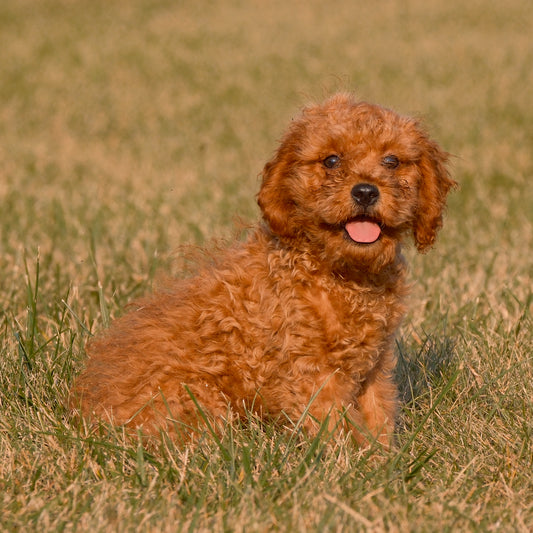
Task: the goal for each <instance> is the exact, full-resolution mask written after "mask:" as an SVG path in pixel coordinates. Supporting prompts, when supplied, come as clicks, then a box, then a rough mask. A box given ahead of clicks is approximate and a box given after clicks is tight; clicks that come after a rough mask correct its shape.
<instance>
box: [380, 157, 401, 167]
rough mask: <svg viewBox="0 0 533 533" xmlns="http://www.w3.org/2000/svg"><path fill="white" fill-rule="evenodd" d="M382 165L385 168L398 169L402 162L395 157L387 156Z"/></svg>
mask: <svg viewBox="0 0 533 533" xmlns="http://www.w3.org/2000/svg"><path fill="white" fill-rule="evenodd" d="M381 164H382V165H383V166H384V167H385V168H396V167H397V166H398V165H399V164H400V160H399V159H398V158H397V157H396V156H395V155H386V156H385V157H384V158H383V159H382V160H381Z"/></svg>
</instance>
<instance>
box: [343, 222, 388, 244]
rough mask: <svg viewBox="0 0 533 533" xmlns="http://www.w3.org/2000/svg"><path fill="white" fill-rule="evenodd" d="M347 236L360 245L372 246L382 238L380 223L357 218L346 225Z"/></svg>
mask: <svg viewBox="0 0 533 533" xmlns="http://www.w3.org/2000/svg"><path fill="white" fill-rule="evenodd" d="M344 231H345V232H346V235H348V237H349V238H350V239H351V240H352V241H353V242H356V243H358V244H372V243H373V242H376V241H377V240H378V239H379V238H380V237H381V225H380V223H379V222H378V221H377V220H375V219H373V218H370V217H365V216H363V217H357V218H354V219H353V220H350V221H348V222H347V223H346V224H345V225H344Z"/></svg>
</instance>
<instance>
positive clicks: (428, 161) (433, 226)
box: [413, 138, 457, 252]
mask: <svg viewBox="0 0 533 533" xmlns="http://www.w3.org/2000/svg"><path fill="white" fill-rule="evenodd" d="M422 143H423V145H424V150H423V154H422V157H421V159H420V161H419V163H418V168H419V171H420V184H419V189H418V208H417V217H416V220H415V223H414V227H413V233H414V238H415V243H416V246H417V248H418V251H419V252H425V251H427V250H428V249H429V248H431V246H432V245H433V243H434V242H435V238H436V237H437V232H438V230H439V229H440V228H441V227H442V215H443V211H444V207H445V205H446V195H447V194H448V192H449V190H450V189H451V188H452V187H455V186H457V183H456V182H455V181H454V180H453V179H451V178H450V175H449V173H448V170H447V168H446V164H447V162H448V157H449V156H448V154H447V153H446V152H444V151H442V150H441V149H440V148H439V146H438V145H437V144H436V143H435V142H433V141H431V140H429V139H427V138H424V139H423V141H422Z"/></svg>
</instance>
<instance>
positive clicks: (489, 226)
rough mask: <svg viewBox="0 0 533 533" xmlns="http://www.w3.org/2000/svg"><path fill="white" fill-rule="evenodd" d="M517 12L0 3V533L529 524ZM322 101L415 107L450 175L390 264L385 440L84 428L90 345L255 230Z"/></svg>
mask: <svg viewBox="0 0 533 533" xmlns="http://www.w3.org/2000/svg"><path fill="white" fill-rule="evenodd" d="M532 23H533V9H532V7H531V2H530V0H507V1H506V2H493V1H490V0H473V1H471V2H463V1H459V0H448V1H446V2H442V1H440V0H406V1H400V0H384V1H383V2H375V3H373V2H362V1H349V0H339V1H337V2H321V1H318V0H307V1H305V2H304V1H296V0H295V1H290V0H289V1H283V2H282V1H279V0H273V1H270V2H267V1H260V0H250V1H249V2H242V1H240V0H227V1H225V2H218V3H217V2H214V1H209V0H195V1H192V0H186V1H182V2H172V1H170V0H116V1H113V2H107V1H104V0H91V1H90V2H82V1H80V0H33V1H32V0H16V1H15V0H13V1H5V2H2V3H0V49H1V50H2V55H1V59H0V530H5V531H39V532H40V533H44V532H52V531H54V532H56V531H120V532H126V531H164V532H166V531H168V532H174V531H246V532H249V531H401V532H403V531H428V532H429V531H437V530H438V531H453V532H457V531H509V532H510V531H520V532H526V531H531V530H533V435H532V433H533V387H532V383H533V356H532V354H533V334H532V321H531V307H532V278H533V275H532V274H533V267H532V264H533V263H532V246H533V187H532V186H531V177H532V175H533V155H532V154H533V149H532V148H533V105H532V99H531V87H533V69H532V65H533V40H532V38H531V24H532ZM337 89H343V90H345V89H348V90H354V91H355V92H356V93H357V94H358V95H360V97H361V98H364V99H368V100H372V101H376V102H378V103H381V104H384V105H387V106H391V107H394V108H395V109H397V110H398V111H400V112H402V113H408V114H415V115H418V116H420V117H422V118H423V119H424V120H425V122H426V124H427V125H428V127H429V129H430V131H431V132H432V135H433V136H434V137H435V138H436V139H438V141H439V142H440V143H441V144H442V145H443V146H444V147H445V149H447V150H448V151H449V152H451V153H452V154H454V158H453V175H454V177H455V178H456V179H457V181H459V182H460V184H461V188H460V190H459V191H457V192H455V193H454V194H453V196H452V197H451V199H450V203H449V208H448V214H447V219H446V223H445V226H444V229H443V231H442V232H441V234H440V239H439V241H438V243H437V246H436V248H435V249H434V250H433V251H431V253H429V254H427V255H424V256H418V255H417V254H416V253H415V251H414V250H413V249H408V250H407V255H408V258H409V261H410V264H411V277H412V280H413V282H414V289H413V294H412V299H411V305H410V312H409V315H408V317H407V319H406V321H405V324H404V327H403V329H402V334H401V337H400V338H399V339H398V352H399V356H400V363H401V364H400V367H399V371H398V380H399V382H400V388H401V390H402V397H403V398H404V404H403V409H402V415H401V421H400V425H399V430H398V436H397V447H396V449H394V450H393V451H391V452H388V453H384V452H376V454H375V455H374V459H372V460H370V459H369V454H368V453H362V452H357V451H355V450H354V449H353V448H351V447H350V446H348V445H346V444H345V443H343V442H331V443H329V445H326V443H324V441H321V440H315V441H310V440H308V439H305V438H304V437H302V436H291V435H287V434H284V433H281V432H279V431H277V430H276V429H275V428H270V427H266V428H264V427H261V426H260V425H259V424H257V423H256V422H255V421H253V420H251V421H250V424H249V425H248V426H246V427H244V428H240V427H236V426H234V427H228V430H227V433H226V434H225V435H224V436H223V438H222V440H221V441H220V442H217V440H216V439H213V438H212V437H210V436H209V434H206V436H205V438H204V439H203V440H202V441H201V442H200V443H199V444H198V445H196V446H194V447H185V448H176V447H175V446H174V445H173V444H172V443H171V442H167V441H162V442H161V445H160V446H159V447H158V448H156V449H154V448H152V449H147V447H146V446H144V445H143V444H142V442H141V441H139V442H131V441H127V440H125V439H124V436H123V435H122V434H121V433H120V432H119V431H118V430H108V431H102V434H101V435H100V436H99V437H94V436H92V437H89V434H88V432H87V431H86V430H85V429H84V428H83V427H80V424H79V423H77V422H75V421H74V420H71V419H70V418H69V417H68V412H67V410H66V408H65V405H64V398H65V395H66V393H67V391H68V388H69V386H70V384H71V383H72V380H73V377H74V376H75V374H76V373H77V372H78V371H79V370H80V368H81V367H82V364H83V357H84V345H85V342H86V341H87V339H88V337H89V336H90V335H91V334H92V333H94V332H96V331H98V330H100V329H101V328H103V327H104V326H105V325H106V324H107V323H108V321H109V319H110V317H111V318H112V317H114V316H117V315H119V314H120V313H121V309H123V307H124V305H125V304H126V303H127V302H128V301H129V300H130V299H131V298H132V297H134V296H136V295H139V294H142V293H145V292H147V291H149V290H150V287H151V284H152V281H153V280H154V277H155V276H156V274H157V272H158V271H159V270H163V271H177V270H178V266H179V261H177V260H176V257H175V253H174V252H175V250H176V249H177V248H178V247H179V246H180V245H182V244H184V243H188V242H193V243H202V242H205V241H208V240H209V239H211V238H212V237H228V236H231V235H232V227H233V225H234V219H235V217H236V216H237V217H240V218H243V219H245V220H254V219H255V218H257V216H258V211H257V208H256V204H255V200H254V195H255V193H256V192H257V188H258V178H257V176H258V174H259V172H260V171H261V168H262V165H263V164H264V162H265V161H266V160H267V159H268V158H269V157H270V155H271V154H272V151H273V150H274V148H275V146H276V142H277V139H279V137H280V135H281V132H282V131H283V129H284V127H285V125H286V124H287V122H288V121H289V120H290V118H291V116H292V115H293V114H294V113H295V112H296V110H297V109H298V108H299V107H300V106H301V105H302V104H305V103H306V102H307V101H309V100H310V99H316V98H321V97H322V96H323V95H326V94H329V93H330V92H332V91H334V90H337ZM177 263H178V266H176V264H177ZM376 455H377V457H378V460H376V459H375V456H376Z"/></svg>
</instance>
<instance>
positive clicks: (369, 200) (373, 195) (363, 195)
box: [352, 183, 379, 207]
mask: <svg viewBox="0 0 533 533" xmlns="http://www.w3.org/2000/svg"><path fill="white" fill-rule="evenodd" d="M352 198H353V199H354V200H355V201H356V203H358V204H359V205H360V206H362V207H370V206H371V205H374V204H375V203H376V202H377V200H378V198H379V189H378V188H377V187H376V186H375V185H371V184H370V183H360V184H359V185H356V186H355V187H354V188H353V189H352Z"/></svg>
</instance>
